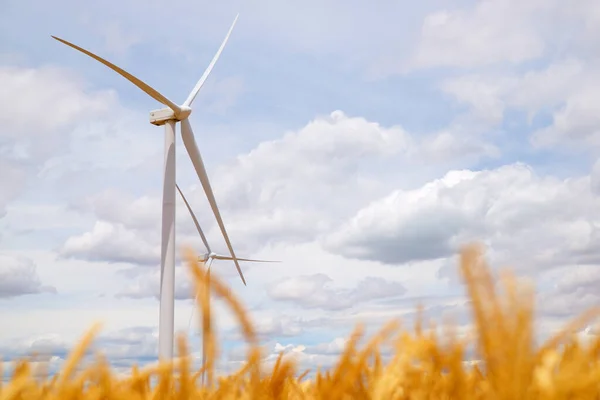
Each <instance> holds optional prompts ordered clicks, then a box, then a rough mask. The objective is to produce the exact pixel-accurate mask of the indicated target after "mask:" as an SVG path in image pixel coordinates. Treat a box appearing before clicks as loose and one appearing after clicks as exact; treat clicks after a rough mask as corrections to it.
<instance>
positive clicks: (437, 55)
mask: <svg viewBox="0 0 600 400" xmlns="http://www.w3.org/2000/svg"><path fill="white" fill-rule="evenodd" d="M553 3H554V1H540V0H532V1H528V2H526V3H523V2H519V1H514V0H510V1H507V0H488V1H480V2H476V5H475V6H474V7H473V8H468V9H454V10H442V11H436V12H434V13H432V14H429V15H428V16H427V17H425V19H424V21H423V25H422V28H421V37H420V38H419V40H418V42H417V48H416V51H415V54H414V56H413V59H412V60H411V62H410V64H409V65H410V67H411V68H427V67H437V66H449V67H479V66H485V65H489V64H494V63H503V62H509V63H520V62H523V61H526V60H531V59H535V58H537V57H539V56H541V55H542V54H543V52H544V50H545V43H544V40H543V38H542V37H541V33H540V32H539V31H538V29H539V25H540V21H539V20H540V19H541V20H544V18H545V17H546V15H545V14H546V12H547V11H548V9H551V7H552V5H553Z"/></svg>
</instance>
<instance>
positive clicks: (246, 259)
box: [213, 254, 281, 263]
mask: <svg viewBox="0 0 600 400" xmlns="http://www.w3.org/2000/svg"><path fill="white" fill-rule="evenodd" d="M213 258H214V259H215V260H233V258H232V257H229V256H222V255H220V254H217V255H215V256H214V257H213ZM237 259H238V261H249V262H266V263H278V262H281V261H274V260H254V259H252V258H239V257H237Z"/></svg>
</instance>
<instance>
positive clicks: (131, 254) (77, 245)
mask: <svg viewBox="0 0 600 400" xmlns="http://www.w3.org/2000/svg"><path fill="white" fill-rule="evenodd" d="M148 242H149V241H148V240H144V239H143V238H142V237H140V236H139V232H134V231H131V230H128V229H127V228H126V227H125V226H124V225H123V224H120V223H111V222H106V221H96V223H95V224H94V227H93V229H92V230H91V231H90V232H86V233H84V234H82V235H78V236H71V237H69V238H68V239H67V241H66V242H65V244H64V245H63V246H62V248H61V250H60V255H61V256H62V257H65V258H82V259H84V260H88V261H109V262H123V263H132V264H144V265H149V264H156V261H157V260H160V247H156V246H152V245H149V244H148Z"/></svg>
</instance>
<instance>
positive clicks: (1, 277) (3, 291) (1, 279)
mask: <svg viewBox="0 0 600 400" xmlns="http://www.w3.org/2000/svg"><path fill="white" fill-rule="evenodd" d="M37 293H56V288H54V287H52V286H45V285H43V284H42V282H41V281H40V278H39V276H38V274H37V272H36V267H35V264H34V263H33V262H32V261H31V260H30V259H28V258H26V257H18V256H9V255H5V254H1V253H0V299H2V298H4V299H6V298H12V297H17V296H23V295H27V294H37Z"/></svg>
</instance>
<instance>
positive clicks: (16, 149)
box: [0, 0, 600, 368]
mask: <svg viewBox="0 0 600 400" xmlns="http://www.w3.org/2000/svg"><path fill="white" fill-rule="evenodd" d="M117 4H118V5H117ZM238 12H239V13H240V18H239V21H238V24H237V25H236V28H235V30H234V32H233V34H232V36H231V39H230V41H229V44H228V46H227V47H226V48H225V50H224V52H223V55H222V57H221V59H220V60H219V62H218V63H217V65H216V67H215V69H214V70H213V73H212V74H211V76H210V78H209V80H208V81H207V84H206V85H205V87H204V88H203V89H202V91H201V92H200V94H199V96H198V98H197V99H196V101H195V103H194V112H193V114H192V116H191V117H190V120H191V122H192V125H193V127H194V132H195V135H196V140H197V142H198V145H199V147H200V151H201V152H202V155H203V158H204V159H205V162H206V165H207V169H208V173H209V176H210V178H211V180H212V184H213V187H214V190H215V195H216V198H217V202H218V203H219V205H220V207H221V209H222V215H223V218H224V221H225V224H226V226H227V229H228V231H229V233H230V236H231V239H232V242H233V244H234V246H235V248H236V249H237V253H238V254H239V255H240V256H241V255H244V256H247V257H258V258H267V259H278V260H281V261H282V263H281V264H276V265H271V264H265V265H243V267H242V268H243V270H244V273H245V275H246V277H247V281H248V286H247V287H243V286H242V285H241V283H240V282H239V279H238V278H237V273H236V272H235V269H234V267H233V265H229V264H228V263H226V262H220V263H217V264H215V266H214V271H215V273H218V274H219V275H220V276H221V277H222V278H223V279H224V280H226V282H227V283H228V284H229V285H231V287H232V288H233V289H234V290H235V292H236V293H237V294H238V295H240V296H241V297H242V298H243V299H244V301H245V304H246V305H247V307H248V308H249V309H250V311H251V313H252V315H253V318H254V319H255V321H256V323H257V326H258V328H259V331H260V332H261V335H262V338H263V342H264V343H265V349H266V353H265V356H266V357H272V356H274V354H275V353H276V352H277V351H278V350H280V349H283V348H285V349H286V351H290V352H291V351H295V352H296V353H297V354H298V356H299V357H300V360H301V362H302V365H303V366H306V367H314V366H316V365H325V366H327V365H328V363H330V362H331V361H332V359H333V358H332V357H334V355H335V354H336V352H339V351H340V349H341V346H342V345H343V340H342V338H344V337H347V335H348V334H349V333H350V332H351V330H352V328H353V327H354V326H355V324H356V323H358V322H361V321H362V322H365V323H367V325H368V326H369V327H370V329H375V328H376V327H378V326H380V325H381V324H382V323H384V322H386V321H388V320H389V319H390V318H394V317H403V318H405V319H407V321H409V322H410V321H411V320H412V318H413V316H414V310H415V306H416V304H417V303H418V302H420V301H422V302H423V304H424V305H425V307H426V313H428V314H427V315H431V316H432V317H434V318H442V316H446V315H457V316H459V318H458V320H459V323H460V324H461V326H463V328H465V329H468V327H469V320H468V318H467V315H468V309H467V308H466V307H465V299H464V297H463V294H464V293H463V288H462V286H461V285H460V281H459V280H458V278H457V276H456V258H455V254H456V251H457V250H458V249H459V248H460V246H461V245H463V244H465V243H467V242H469V241H472V240H478V241H481V242H483V243H484V244H485V245H486V246H487V255H488V258H489V259H490V261H491V262H492V263H493V265H494V266H505V265H510V266H512V267H514V269H515V270H516V271H517V272H518V273H519V274H522V275H527V276H529V277H530V278H531V279H532V280H533V282H534V283H535V284H536V287H537V288H538V299H539V310H538V320H539V329H540V335H542V337H544V336H547V335H549V334H551V333H552V332H554V331H555V330H556V329H557V328H558V327H560V326H561V325H562V324H563V323H564V322H565V321H566V319H568V318H570V317H573V316H574V315H575V314H577V313H578V312H580V311H583V310H584V309H585V308H587V307H590V306H592V305H595V304H597V302H598V300H599V299H598V295H597V293H598V290H597V289H598V288H599V285H600V279H598V276H600V275H599V274H598V269H597V268H598V262H599V261H600V257H599V256H600V253H598V250H596V249H597V248H598V244H600V243H599V238H600V236H599V233H598V232H599V231H598V229H599V227H600V212H599V210H600V202H599V200H600V198H599V195H600V180H599V178H600V175H599V174H600V164H599V163H597V162H596V161H597V156H596V154H597V151H598V148H599V145H600V135H599V133H600V118H599V117H598V115H600V106H599V104H600V97H599V96H600V95H598V93H597V90H595V88H596V87H598V84H599V83H600V74H598V72H597V71H598V68H597V66H598V63H599V61H600V57H599V54H600V53H599V51H600V48H599V47H598V44H597V42H596V40H595V38H597V35H598V34H599V33H600V32H599V28H598V26H600V24H599V23H598V22H600V6H599V5H598V4H597V2H594V1H592V0H578V1H577V2H575V3H573V4H571V3H570V4H569V6H567V5H566V4H565V3H564V2H560V1H558V0H544V1H542V0H532V1H528V2H526V3H523V2H518V1H516V0H485V1H453V2H450V3H449V2H442V1H423V2H419V4H416V3H415V4H408V3H405V4H394V5H390V4H389V2H373V3H371V4H367V3H364V2H362V3H361V2H347V1H346V2H341V1H307V2H303V4H302V7H298V6H292V5H289V4H288V3H284V2H275V1H268V0H260V1H257V2H255V3H253V5H252V7H250V6H249V5H248V4H245V3H242V2H241V1H223V2H219V3H218V5H217V3H209V2H205V1H201V2H191V1H188V0H178V1H172V2H170V3H169V7H168V10H167V9H166V8H165V4H164V3H163V2H158V1H150V2H141V1H139V0H125V1H122V2H119V3H116V2H114V3H110V2H109V3H105V4H103V5H100V4H97V5H95V4H92V3H89V4H83V3H77V2H74V1H72V0H62V1H57V2H53V3H52V4H50V3H48V4H41V3H40V4H33V3H32V2H26V1H24V2H12V3H10V4H7V5H6V7H5V9H4V10H3V13H2V15H0V38H1V39H2V40H0V85H1V86H2V87H3V91H2V92H1V93H0V110H2V111H0V122H1V123H2V125H1V126H2V128H0V182H2V188H3V190H1V191H0V278H1V279H0V304H2V306H1V307H0V320H2V321H9V322H10V326H11V329H10V330H4V331H2V332H0V354H3V356H4V357H8V358H11V357H14V356H16V355H19V354H24V353H27V352H29V351H32V350H36V349H38V350H39V349H44V350H47V351H48V352H49V353H52V354H55V356H56V357H57V358H55V359H53V361H52V363H53V364H52V365H53V366H54V367H56V366H57V365H59V364H60V360H61V357H63V356H64V349H65V348H69V347H70V346H71V345H72V344H73V343H74V342H75V341H76V340H77V338H78V337H80V336H81V334H82V333H83V332H84V331H85V330H86V329H87V328H88V327H89V326H90V325H91V324H92V323H93V322H94V321H96V320H102V321H104V323H105V325H104V330H103V335H104V336H103V339H102V340H101V341H100V342H99V345H100V346H102V347H103V349H105V351H106V352H107V354H108V356H109V358H110V359H111V360H112V361H113V362H114V364H115V365H116V366H118V367H120V368H123V367H126V366H127V365H130V364H131V362H133V361H135V360H136V359H137V360H138V361H140V362H147V361H149V360H151V359H152V357H153V355H154V354H156V345H157V344H156V326H157V322H158V303H157V300H156V294H157V293H158V270H159V266H158V261H159V257H158V255H159V254H160V251H159V249H160V243H159V240H160V233H159V232H160V193H161V179H162V178H161V170H162V162H163V161H162V152H163V135H162V134H163V132H162V129H161V128H157V127H154V126H152V125H151V124H149V123H148V112H149V111H150V110H153V109H156V108H159V107H160V105H159V104H157V103H156V102H155V101H154V100H152V99H150V98H148V96H147V95H145V94H144V93H143V92H141V91H140V90H139V89H137V88H135V87H134V86H133V85H131V84H130V83H129V82H127V81H126V80H125V79H123V78H122V77H119V76H118V75H116V74H115V73H114V72H112V71H110V70H108V69H107V68H106V67H104V66H102V65H100V64H99V63H97V62H95V61H93V60H91V59H89V58H88V57H86V56H84V55H82V54H80V53H78V52H76V51H74V50H73V49H70V48H68V47H67V46H64V45H62V44H61V43H59V42H56V41H54V40H53V39H52V38H51V37H50V35H57V36H60V37H62V38H64V39H67V40H69V41H72V42H74V43H76V44H78V45H80V46H82V47H84V48H87V49H89V50H91V51H94V52H96V53H98V54H99V55H101V56H103V57H106V58H107V59H109V60H111V61H112V62H114V63H116V64H117V65H119V66H121V67H123V68H125V69H126V70H128V71H129V72H131V73H133V74H135V75H137V76H138V77H140V78H141V79H143V80H144V81H146V82H148V83H149V84H151V85H152V86H153V87H155V88H157V89H158V90H159V91H161V92H162V93H164V94H165V95H167V96H168V97H169V98H171V99H173V100H174V101H176V102H182V101H183V100H184V99H185V97H186V96H187V94H188V92H189V91H190V90H191V88H192V87H193V86H194V84H195V82H196V80H197V79H198V78H199V77H200V75H201V74H202V72H203V71H204V69H205V68H206V66H207V65H208V63H209V62H210V59H211V58H212V56H213V54H214V52H215V51H216V49H217V48H218V46H219V44H220V42H221V40H222V39H223V37H224V35H225V33H226V32H227V29H228V27H229V25H230V24H231V22H232V20H233V18H234V17H235V15H236V13H238ZM177 157H178V158H177V179H178V183H179V184H180V186H181V187H182V189H183V190H184V191H185V193H186V195H187V197H188V198H189V200H190V202H191V204H192V207H193V208H194V209H195V211H196V214H197V215H198V218H199V219H200V222H201V224H202V226H203V227H204V229H205V231H206V232H207V234H208V236H209V240H210V242H211V245H212V246H214V247H215V248H216V249H217V250H219V251H224V250H225V246H224V243H223V241H222V239H221V237H220V234H219V232H218V227H217V226H216V225H215V223H214V219H213V218H212V216H211V213H210V211H209V208H208V204H207V202H206V199H205V197H204V195H203V193H202V192H201V188H200V187H199V185H198V182H197V177H196V176H195V173H194V171H193V168H192V165H191V163H190V162H189V160H188V159H187V154H186V153H185V150H184V148H183V146H182V145H181V142H180V140H179V138H178V143H177ZM177 223H178V225H177V240H178V245H186V244H189V245H192V246H194V249H195V250H196V251H197V252H199V253H200V252H203V251H204V249H203V248H202V244H201V241H200V239H199V238H198V237H197V235H196V234H195V232H194V227H193V224H192V223H191V220H190V218H189V216H188V215H187V212H186V210H185V208H184V207H183V203H182V202H179V203H178V214H177ZM186 274H187V272H186V270H185V269H184V268H182V267H181V266H178V272H177V293H178V294H179V296H180V297H181V298H182V300H178V301H177V303H176V327H177V330H180V331H186V330H187V325H188V319H189V316H190V313H191V300H190V299H185V297H186V296H188V295H189V292H190V289H189V285H188V283H187V281H186V278H187V275H186ZM219 307H221V308H220V309H219V311H220V314H219V321H218V324H219V329H221V330H222V333H223V338H224V339H225V343H223V345H222V346H223V348H225V349H227V352H226V353H227V357H228V358H226V360H225V361H224V362H225V363H226V362H234V361H235V360H236V359H239V357H240V354H242V355H243V343H242V342H240V341H239V337H238V336H237V334H236V332H237V331H236V329H237V325H236V322H235V320H234V319H233V318H232V316H231V315H230V314H229V313H228V311H227V310H226V309H225V308H223V307H222V306H219ZM427 310H428V311H427ZM196 342H198V343H195V349H196V350H198V344H199V341H196ZM292 349H294V350H292ZM268 354H270V356H267V355H268Z"/></svg>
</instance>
